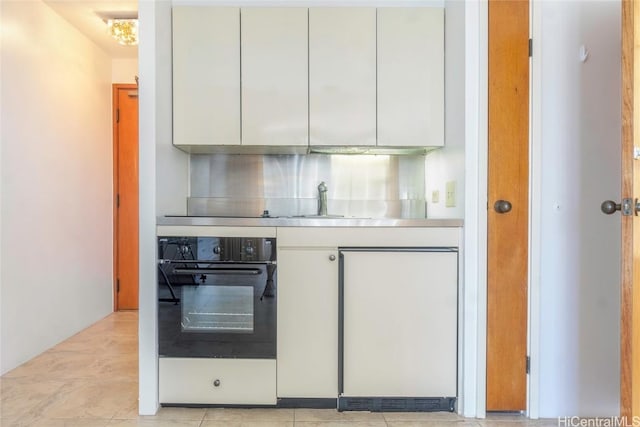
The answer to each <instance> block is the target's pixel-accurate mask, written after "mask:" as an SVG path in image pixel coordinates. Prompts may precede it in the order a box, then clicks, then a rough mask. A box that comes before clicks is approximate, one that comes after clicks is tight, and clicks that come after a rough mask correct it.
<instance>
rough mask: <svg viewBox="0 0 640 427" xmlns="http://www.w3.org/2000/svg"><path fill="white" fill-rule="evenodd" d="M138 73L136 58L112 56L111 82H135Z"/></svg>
mask: <svg viewBox="0 0 640 427" xmlns="http://www.w3.org/2000/svg"><path fill="white" fill-rule="evenodd" d="M137 75H138V58H133V59H132V58H113V59H112V60H111V82H112V83H135V82H136V76H137Z"/></svg>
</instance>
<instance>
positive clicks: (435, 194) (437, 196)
mask: <svg viewBox="0 0 640 427" xmlns="http://www.w3.org/2000/svg"><path fill="white" fill-rule="evenodd" d="M439 201H440V191H438V190H433V191H432V192H431V203H438V202H439Z"/></svg>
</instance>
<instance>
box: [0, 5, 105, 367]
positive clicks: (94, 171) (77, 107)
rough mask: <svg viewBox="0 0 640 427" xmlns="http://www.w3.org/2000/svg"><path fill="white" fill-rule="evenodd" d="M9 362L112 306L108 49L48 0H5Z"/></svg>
mask: <svg viewBox="0 0 640 427" xmlns="http://www.w3.org/2000/svg"><path fill="white" fill-rule="evenodd" d="M0 4H1V8H2V24H1V30H2V52H1V57H2V77H1V79H2V95H1V102H0V105H1V108H2V117H1V119H0V120H1V123H2V126H1V129H2V130H1V132H2V154H1V161H2V165H1V168H2V173H3V175H2V176H3V179H2V182H1V190H0V197H1V205H2V213H1V218H2V223H1V225H0V230H1V239H2V240H1V246H2V248H3V250H2V253H1V257H2V258H1V260H0V263H1V265H2V271H1V276H0V289H1V292H2V300H1V318H2V330H1V334H0V335H1V354H2V359H1V366H0V372H2V373H5V372H7V371H8V370H10V369H12V368H14V367H16V366H17V365H19V364H21V363H22V362H24V361H26V360H28V359H30V358H31V357H33V356H35V355H37V354H39V353H40V352H42V351H44V350H46V349H47V348H49V347H51V346H52V345H55V344H56V343H58V342H60V341H61V340H63V339H65V338H67V337H69V336H71V335H73V334H74V333H76V332H78V331H79V330H81V329H83V328H85V327H87V326H89V325H90V324H92V323H93V322H95V321H96V320H98V319H100V318H102V317H104V316H105V315H107V314H109V313H110V312H111V311H112V304H113V301H112V269H113V260H112V257H113V250H112V246H113V245H112V160H111V159H112V151H111V150H112V143H111V88H110V86H111V61H110V59H109V58H108V57H107V55H106V54H105V53H104V52H103V51H102V50H100V49H99V48H97V47H96V46H95V45H94V44H93V43H91V42H90V41H89V40H88V39H86V38H85V37H84V36H82V35H80V33H79V32H78V31H77V30H76V29H74V28H73V27H71V26H70V25H69V24H68V23H67V22H66V21H65V20H63V19H62V18H61V17H59V16H58V15H57V14H55V13H54V12H53V11H52V10H51V9H50V8H49V7H48V6H46V5H45V4H44V3H42V2H41V1H29V2H24V1H2V2H1V3H0Z"/></svg>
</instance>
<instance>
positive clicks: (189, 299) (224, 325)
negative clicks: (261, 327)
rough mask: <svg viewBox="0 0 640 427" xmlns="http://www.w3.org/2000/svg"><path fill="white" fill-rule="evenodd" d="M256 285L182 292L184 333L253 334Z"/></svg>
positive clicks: (190, 288) (197, 287) (200, 287)
mask: <svg viewBox="0 0 640 427" xmlns="http://www.w3.org/2000/svg"><path fill="white" fill-rule="evenodd" d="M253 300H254V289H253V286H208V285H201V286H189V287H184V288H183V290H182V321H181V323H182V331H183V332H206V333H213V334H215V333H227V334H250V333H253V331H254V315H253V313H254V308H253Z"/></svg>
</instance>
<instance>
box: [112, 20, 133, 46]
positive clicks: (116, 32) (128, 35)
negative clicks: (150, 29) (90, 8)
mask: <svg viewBox="0 0 640 427" xmlns="http://www.w3.org/2000/svg"><path fill="white" fill-rule="evenodd" d="M107 27H109V34H111V36H112V37H113V38H114V39H116V40H117V41H118V43H120V44H121V45H124V46H135V45H137V44H138V20H137V19H119V18H113V19H107Z"/></svg>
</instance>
